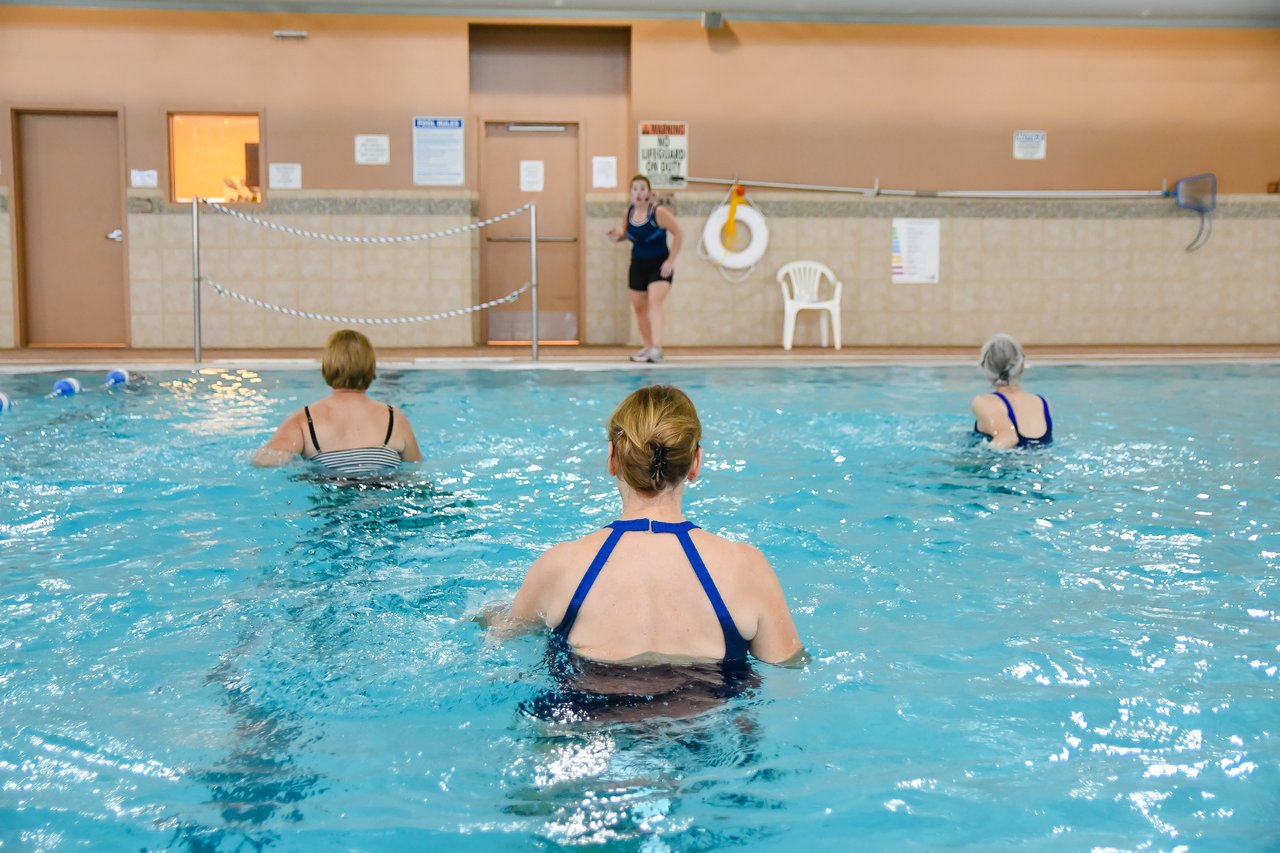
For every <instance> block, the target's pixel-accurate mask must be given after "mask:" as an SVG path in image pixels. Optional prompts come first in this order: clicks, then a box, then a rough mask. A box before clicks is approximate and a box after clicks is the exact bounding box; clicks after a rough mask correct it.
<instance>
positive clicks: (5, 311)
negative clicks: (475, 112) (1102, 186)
mask: <svg viewBox="0 0 1280 853" xmlns="http://www.w3.org/2000/svg"><path fill="white" fill-rule="evenodd" d="M751 197H752V200H753V201H754V202H755V203H756V204H757V205H758V207H759V209H760V210H761V212H762V213H763V214H764V216H765V219H766V222H767V223H768V225H769V229H770V239H769V246H768V250H767V251H766V253H765V255H764V259H763V260H762V262H761V263H760V265H759V266H758V267H757V268H756V269H755V270H754V271H752V272H751V274H750V275H749V276H748V277H747V278H746V280H744V281H737V282H734V281H727V280H725V279H724V278H723V277H721V275H720V274H719V272H718V271H717V269H716V267H715V266H714V265H712V264H711V263H710V262H708V261H706V260H703V259H701V258H700V257H699V256H698V242H699V240H700V239H701V235H702V228H703V225H704V223H705V222H706V218H707V216H708V215H709V214H710V212H711V211H712V210H713V209H714V208H715V207H716V206H717V205H718V204H719V203H720V201H721V199H722V195H721V194H720V193H693V192H687V191H686V192H682V193H681V194H680V195H679V196H678V197H677V199H676V200H675V202H674V206H675V209H676V213H677V216H678V217H679V219H680V221H681V223H682V224H683V225H684V228H685V232H686V242H685V249H684V251H683V253H682V254H681V256H680V258H679V261H678V263H677V265H676V282H675V286H674V288H673V290H672V293H671V296H670V301H669V302H668V306H669V310H668V312H667V316H668V334H667V343H668V344H670V345H675V346H699V345H702V346H780V345H781V340H782V296H781V293H780V291H779V288H778V285H777V283H776V282H775V280H774V274H775V272H776V270H777V269H778V267H780V266H781V265H782V264H784V263H786V262H787V261H790V260H795V259H799V258H812V259H815V260H821V261H823V262H824V263H826V264H828V265H829V266H830V267H832V269H833V270H835V272H836V274H837V275H838V276H839V277H840V279H841V280H842V281H843V282H844V288H845V289H844V299H843V303H842V311H841V317H842V322H841V325H842V332H843V338H844V342H845V344H846V346H859V345H862V346H934V345H956V346H970V345H973V344H974V343H975V342H979V341H981V340H983V339H984V338H985V337H986V336H988V335H989V334H991V333H992V332H994V331H1000V330H1003V331H1008V332H1010V333H1012V334H1014V335H1016V336H1018V337H1019V338H1020V339H1021V340H1023V341H1024V342H1026V343H1029V344H1085V345H1088V344H1100V345H1108V344H1275V343H1278V342H1280V323H1278V322H1277V318H1280V198H1278V197H1274V196H1236V197H1224V198H1220V199H1219V202H1218V210H1217V211H1216V212H1215V213H1214V214H1213V233H1212V236H1211V237H1210V239H1209V240H1208V242H1207V243H1206V244H1205V245H1204V247H1203V248H1201V249H1200V250H1199V251H1196V252H1187V251H1186V250H1185V247H1186V245H1187V244H1188V243H1190V242H1191V240H1192V238H1193V237H1194V236H1195V234H1196V230H1197V227H1198V220H1197V218H1196V216H1195V214H1192V213H1189V212H1187V211H1182V210H1179V209H1178V208H1177V207H1176V206H1174V204H1173V203H1172V202H1171V201H1169V200H1165V199H1143V200H1122V201H1114V200H1107V201H1102V200H1093V201H1009V200H1004V201H994V200H992V201H987V200H959V199H895V198H883V197H881V198H874V199H867V198H860V197H850V196H848V195H835V194H825V193H794V194H782V193H773V194H764V193H759V194H752V196H751ZM475 205H476V200H475V197H474V194H472V193H470V192H468V191H465V190H459V191H452V192H442V191H435V190H433V191H429V192H427V191H369V192H364V193H359V192H343V193H336V192H323V191H297V192H284V191H275V192H273V194H272V199H271V202H270V203H269V204H268V205H267V206H266V207H265V209H253V210H252V213H253V214H254V215H256V216H259V217H260V218H262V219H264V220H266V221H269V222H271V223H274V224H278V225H282V226H285V227H288V228H294V229H304V230H310V231H315V232H321V233H325V234H336V235H343V236H353V237H371V236H379V237H389V236H401V235H413V234H421V233H427V232H434V231H440V230H444V229H448V228H457V227H462V226H466V225H467V224H469V223H471V222H473V221H474V219H475V213H474V211H475ZM625 205H626V200H625V197H624V196H622V195H621V194H619V193H597V194H593V195H591V196H590V197H589V198H588V200H587V205H586V217H585V233H584V235H583V237H584V240H583V243H584V246H585V248H584V255H585V257H584V260H585V270H586V274H585V281H584V306H583V308H584V312H583V316H584V325H583V340H584V342H585V343H588V344H638V343H639V339H638V335H637V332H636V329H635V322H634V320H633V319H632V317H631V309H630V305H629V301H628V296H627V287H626V272H627V265H628V260H629V253H628V250H627V246H626V245H615V244H613V243H611V242H610V241H608V240H607V239H606V238H605V237H604V233H605V232H606V231H607V230H608V229H610V228H613V227H615V226H616V225H617V224H618V222H619V220H620V218H621V215H622V211H623V210H624V209H625ZM10 207H11V205H10V203H9V198H8V196H7V195H6V194H5V190H4V188H3V187H0V259H3V262H0V347H5V348H8V347H13V346H14V345H15V344H14V310H15V307H14V306H15V294H14V272H13V268H12V264H13V263H14V260H13V259H14V252H13V251H12V246H11V245H10V243H11V235H10V230H11V229H10V222H9V218H10ZM129 211H130V213H129V270H130V311H131V314H132V344H133V346H135V347H139V348H187V347H190V346H192V343H193V322H192V284H191V277H192V267H191V216H190V212H189V210H185V209H181V208H175V207H173V206H171V205H165V204H163V203H162V198H161V196H159V195H156V194H154V193H153V191H146V190H143V191H139V190H132V191H130V195H129ZM894 217H913V218H937V219H939V220H940V223H941V225H940V231H941V276H940V278H941V280H940V281H939V282H938V283H937V284H912V285H907V284H893V283H892V282H891V279H890V271H889V266H890V235H891V228H892V220H893V218H894ZM479 245H480V243H479V237H478V235H477V233H476V232H474V231H469V232H465V233H463V234H458V235H451V236H448V237H442V238H439V239H436V240H430V241H422V242H408V243H403V244H393V245H364V244H355V243H348V242H333V241H324V240H316V239H311V238H307V237H303V236H295V235H291V234H283V233H278V232H276V231H273V230H269V229H266V228H263V227H262V226H259V225H254V224H251V223H247V222H243V221H240V220H238V219H234V218H231V217H228V216H226V215H225V214H221V213H217V212H215V211H211V210H207V209H206V210H204V212H203V213H202V216H201V261H202V269H201V272H202V274H203V275H204V277H205V278H206V279H212V280H213V281H216V282H218V283H220V284H222V285H224V286H225V287H227V288H229V289H232V290H236V291H239V292H241V293H243V294H245V295H247V296H250V297H252V298H255V299H259V300H262V301H265V302H270V303H274V304H277V305H279V306H282V307H286V308H291V309H296V310H301V311H306V312H312V313H320V314H332V315H336V316H341V317H406V316H414V315H423V314H433V313H436V312H443V311H449V310H453V309H456V308H460V307H466V306H470V305H474V304H476V303H477V302H479V301H480V300H481V296H480V290H479V281H480V276H479V272H478V270H479V251H480V249H479ZM201 299H202V304H203V309H204V310H203V326H202V343H203V345H204V346H206V347H221V348H226V347H254V348H258V347H314V346H316V345H317V342H319V341H322V340H323V339H324V337H325V336H326V335H327V334H328V333H329V332H330V331H331V330H333V329H336V328H340V327H342V326H343V325H347V324H346V323H343V322H340V321H335V322H329V321H315V320H308V319H300V318H296V317H293V316H288V315H285V314H280V313H276V312H273V311H269V310H264V309H262V308H259V307H255V306H252V305H248V304H244V303H242V302H239V301H235V300H233V299H229V298H225V297H222V296H219V295H217V293H216V292H214V291H213V290H212V289H211V288H210V287H209V286H207V285H206V286H205V287H204V288H203V289H202V292H201ZM478 324H479V315H477V314H470V315H465V316H462V317H454V318H449V319H444V320H436V321H431V322H427V323H414V324H391V325H379V326H361V327H360V328H363V329H365V330H366V331H369V332H370V334H371V337H373V339H374V341H375V342H376V343H377V344H379V345H382V346H411V347H432V346H469V345H471V344H473V343H475V342H477V341H478V340H479V335H478V328H479V326H478ZM818 342H819V337H818V316H817V315H816V314H810V315H804V314H802V315H801V320H800V323H799V325H798V327H797V333H796V345H797V346H815V345H817V344H818Z"/></svg>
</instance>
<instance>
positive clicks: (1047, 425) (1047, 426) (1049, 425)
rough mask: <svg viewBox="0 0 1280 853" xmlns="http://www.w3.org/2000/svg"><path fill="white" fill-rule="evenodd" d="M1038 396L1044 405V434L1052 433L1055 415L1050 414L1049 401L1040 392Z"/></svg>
mask: <svg viewBox="0 0 1280 853" xmlns="http://www.w3.org/2000/svg"><path fill="white" fill-rule="evenodd" d="M1036 396H1037V397H1040V404H1041V405H1042V406H1044V434H1045V435H1050V434H1051V433H1052V432H1053V416H1052V415H1050V414H1049V401H1048V400H1046V399H1045V398H1044V397H1043V396H1041V395H1040V394H1037V395H1036Z"/></svg>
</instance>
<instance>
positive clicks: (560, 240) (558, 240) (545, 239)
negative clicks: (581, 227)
mask: <svg viewBox="0 0 1280 853" xmlns="http://www.w3.org/2000/svg"><path fill="white" fill-rule="evenodd" d="M485 239H486V240H488V241H489V242H490V243H528V242H529V238H528V237H485ZM538 242H539V243H576V242H578V238H577V237H539V238H538Z"/></svg>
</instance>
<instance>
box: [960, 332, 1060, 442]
mask: <svg viewBox="0 0 1280 853" xmlns="http://www.w3.org/2000/svg"><path fill="white" fill-rule="evenodd" d="M1026 362H1027V357H1026V354H1025V353H1024V352H1023V351H1022V345H1021V344H1019V343H1018V342H1017V341H1015V340H1014V339H1013V338H1011V337H1009V336H1008V335H1003V334H1001V335H992V337H991V339H990V340H988V341H987V342H986V343H985V344H983V345H982V353H981V355H980V357H979V360H978V365H979V366H980V367H981V368H982V371H983V373H985V374H986V375H987V378H988V379H989V380H991V386H992V387H993V388H994V389H995V390H994V391H992V393H990V394H979V395H978V396H977V397H974V398H973V404H972V405H973V415H974V423H973V429H974V432H976V433H978V434H980V435H983V436H986V437H987V438H988V439H990V441H991V445H992V446H993V447H999V448H1010V447H1040V446H1043V445H1046V444H1049V443H1050V442H1052V441H1053V415H1052V414H1051V413H1050V411H1049V401H1048V400H1046V399H1045V398H1044V397H1041V396H1040V395H1039V394H1032V393H1030V392H1028V391H1024V390H1023V389H1022V386H1021V385H1019V380H1020V379H1021V378H1022V371H1023V368H1024V367H1025V366H1026Z"/></svg>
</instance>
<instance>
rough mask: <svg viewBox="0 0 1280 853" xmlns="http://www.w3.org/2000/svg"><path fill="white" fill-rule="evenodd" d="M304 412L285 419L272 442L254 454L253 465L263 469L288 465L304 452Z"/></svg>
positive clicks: (300, 411) (295, 413)
mask: <svg viewBox="0 0 1280 853" xmlns="http://www.w3.org/2000/svg"><path fill="white" fill-rule="evenodd" d="M302 418H303V415H302V410H301V409H299V410H298V411H296V412H294V413H293V414H292V415H289V417H287V418H285V419H284V423H282V424H280V427H279V428H278V429H277V430H276V434H275V435H273V436H271V440H270V441H268V442H267V443H266V444H264V445H262V446H261V447H259V448H258V449H257V450H256V451H254V454H253V464H254V465H257V466H259V467H262V468H277V467H279V466H281V465H288V464H289V463H290V462H292V461H293V460H294V458H295V457H297V455H298V454H299V453H301V452H302V450H303V439H302Z"/></svg>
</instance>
